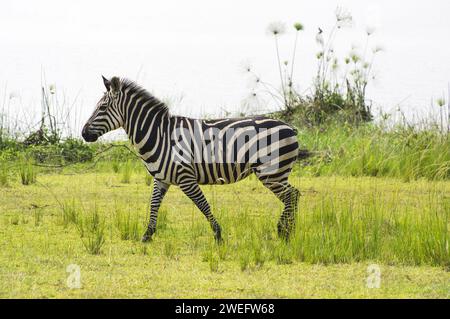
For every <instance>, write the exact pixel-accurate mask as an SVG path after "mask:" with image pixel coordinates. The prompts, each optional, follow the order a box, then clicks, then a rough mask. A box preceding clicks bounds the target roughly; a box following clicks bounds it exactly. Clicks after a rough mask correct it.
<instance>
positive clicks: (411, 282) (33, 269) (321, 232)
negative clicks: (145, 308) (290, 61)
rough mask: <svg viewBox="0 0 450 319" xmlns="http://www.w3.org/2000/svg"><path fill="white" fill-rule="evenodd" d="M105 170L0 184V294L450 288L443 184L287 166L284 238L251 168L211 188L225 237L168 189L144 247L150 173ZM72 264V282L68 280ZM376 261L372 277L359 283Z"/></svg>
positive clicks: (319, 293)
mask: <svg viewBox="0 0 450 319" xmlns="http://www.w3.org/2000/svg"><path fill="white" fill-rule="evenodd" d="M107 167H108V165H105V168H103V169H98V170H96V171H75V170H72V171H68V170H64V171H61V172H59V173H58V174H56V173H47V174H44V173H43V172H40V173H38V174H37V177H36V179H37V182H36V183H30V185H26V186H25V185H22V183H21V176H20V175H18V176H17V177H15V178H14V177H12V178H11V176H10V178H9V182H8V186H3V187H0V192H1V196H0V236H1V238H2V240H1V241H0V245H1V247H0V251H1V253H0V276H1V281H0V297H2V298H14V297H19V298H24V297H38V298H44V297H50V298H59V297H71V298H72V297H75V298H82V297H88V298H89V297H95V298H108V297H113V298H116V297H127V298H128V297H138V298H161V297H166V298H177V297H187V298H201V297H205V298H220V297H229V298H240V297H248V298H269V297H275V298H279V297H281V298H314V297H316V298H319V297H321V298H322V297H325V298H327V297H340V298H341V297H342V298H344V297H349V298H358V297H368V298H383V297H388V298H404V297H413V298H416V297H417V298H419V297H425V298H449V297H450V272H449V270H450V255H449V247H448V240H449V217H450V195H449V194H450V182H448V181H433V182H432V181H426V180H417V181H411V182H408V183H405V182H403V181H401V180H398V179H389V178H374V177H332V176H329V177H300V173H299V172H295V174H293V177H292V180H291V182H292V183H293V184H294V185H296V186H297V187H299V189H301V190H302V194H303V196H302V197H301V199H300V201H301V203H300V211H299V214H298V221H297V231H296V234H295V236H294V238H292V240H291V241H290V242H289V243H287V244H285V243H284V242H282V241H280V240H279V239H278V238H277V236H276V222H277V219H278V216H279V214H280V211H281V208H282V206H281V204H280V203H279V202H278V201H277V200H276V198H275V197H274V196H273V195H272V194H271V193H269V191H267V190H266V189H265V188H264V187H263V186H262V185H261V184H260V183H259V181H257V180H256V178H254V177H250V178H249V179H247V180H245V181H243V182H240V183H237V184H234V185H226V186H205V187H203V190H204V192H205V194H206V196H207V198H208V199H209V201H210V203H211V205H212V208H213V212H214V213H215V215H216V216H217V218H218V220H219V222H220V223H221V225H222V228H223V235H224V239H225V242H224V244H223V245H222V246H217V245H216V244H215V243H214V241H213V236H212V232H211V230H210V229H209V225H208V223H207V222H206V221H205V219H204V217H203V215H202V214H201V213H200V212H199V211H198V210H197V209H196V208H195V207H194V205H193V204H192V203H191V202H190V200H189V199H188V198H187V197H185V196H184V195H183V194H182V193H181V191H180V190H179V189H178V188H175V187H173V188H171V189H170V190H169V193H168V195H167V197H166V198H165V200H164V202H163V205H162V208H161V211H160V216H159V220H158V232H157V235H156V236H155V238H154V240H153V241H152V242H151V243H149V244H142V243H140V242H139V239H140V237H141V235H142V233H143V230H144V228H145V225H146V222H147V215H148V202H149V196H150V193H151V186H148V185H147V183H148V182H149V180H148V179H146V178H145V174H143V173H142V171H141V170H140V169H133V167H131V168H130V167H129V165H128V164H127V165H122V167H120V168H118V167H114V165H113V166H112V168H107ZM71 264H75V265H77V266H79V267H80V268H79V269H80V278H81V287H80V288H70V287H69V286H70V285H69V286H68V280H69V281H70V280H71V278H73V274H74V273H72V271H73V268H71V267H73V266H69V265H71ZM373 264H375V266H371V267H377V269H378V270H379V271H380V272H381V273H380V287H379V288H369V287H368V285H367V282H368V278H369V279H370V278H373V277H371V276H373V274H372V275H371V274H370V272H369V271H370V269H371V268H370V267H369V266H370V265H373ZM68 266H69V268H68Z"/></svg>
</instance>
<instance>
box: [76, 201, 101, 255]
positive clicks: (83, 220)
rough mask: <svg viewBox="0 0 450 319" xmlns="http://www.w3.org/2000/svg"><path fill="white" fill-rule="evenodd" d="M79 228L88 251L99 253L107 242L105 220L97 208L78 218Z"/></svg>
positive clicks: (92, 253) (93, 253)
mask: <svg viewBox="0 0 450 319" xmlns="http://www.w3.org/2000/svg"><path fill="white" fill-rule="evenodd" d="M77 228H78V231H79V233H80V238H81V241H82V243H83V246H84V248H85V249H86V251H87V252H88V253H89V254H91V255H99V254H100V253H101V249H102V246H103V245H104V243H105V221H104V220H103V218H102V217H101V216H100V214H99V212H98V210H97V208H94V210H93V211H92V212H91V213H88V214H87V215H85V216H82V217H80V218H79V219H78V222H77Z"/></svg>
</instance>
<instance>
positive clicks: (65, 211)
mask: <svg viewBox="0 0 450 319" xmlns="http://www.w3.org/2000/svg"><path fill="white" fill-rule="evenodd" d="M80 215H81V212H80V208H79V207H78V206H77V204H76V202H75V200H74V199H71V200H67V201H65V202H63V203H62V207H61V223H62V224H63V225H64V227H67V226H68V225H69V224H74V225H77V223H78V219H79V217H80Z"/></svg>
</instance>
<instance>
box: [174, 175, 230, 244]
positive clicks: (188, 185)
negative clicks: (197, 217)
mask: <svg viewBox="0 0 450 319" xmlns="http://www.w3.org/2000/svg"><path fill="white" fill-rule="evenodd" d="M180 188H181V190H182V191H183V193H185V194H186V195H187V196H188V197H189V198H190V199H191V200H192V201H193V202H194V204H195V205H196V206H197V207H198V209H200V211H201V212H202V213H203V215H205V217H206V219H207V220H208V221H209V224H210V225H211V228H212V230H213V231H214V238H215V239H216V242H218V243H221V242H222V230H221V228H220V225H219V223H218V222H217V220H216V218H215V217H214V216H213V214H212V213H211V208H210V207H209V204H208V202H207V200H206V198H205V195H203V192H202V190H201V189H200V186H198V184H197V182H196V181H183V183H180Z"/></svg>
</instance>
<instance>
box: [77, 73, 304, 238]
mask: <svg viewBox="0 0 450 319" xmlns="http://www.w3.org/2000/svg"><path fill="white" fill-rule="evenodd" d="M103 80H104V84H105V86H106V89H107V92H105V94H104V96H103V97H102V99H101V100H100V101H99V102H98V104H97V107H96V109H95V111H94V113H93V115H92V116H91V118H90V119H89V120H88V122H87V123H86V124H85V126H84V128H83V132H82V136H83V138H84V139H85V140H86V141H88V142H93V141H96V140H97V139H98V138H99V137H100V136H101V135H103V134H105V133H106V132H109V131H112V130H115V129H117V128H120V127H123V128H124V130H125V131H126V133H127V134H128V137H129V139H130V141H131V143H132V144H133V145H134V147H135V148H136V150H137V152H138V153H139V154H140V157H141V158H142V160H143V162H144V164H145V166H146V168H147V170H148V172H149V173H150V174H151V175H152V176H153V177H154V187H153V193H152V199H151V205H150V207H151V210H150V222H149V225H148V229H147V231H146V233H145V234H144V237H143V241H147V240H150V239H151V237H152V235H153V233H154V232H155V230H156V221H157V214H158V209H159V206H160V204H161V201H162V200H163V198H164V195H165V193H166V192H167V190H168V189H169V187H170V185H177V186H179V187H180V189H181V190H182V191H183V192H184V193H185V194H186V195H187V196H188V197H189V198H190V199H191V200H192V201H193V202H194V203H195V204H196V205H197V207H198V208H199V209H200V211H201V212H202V213H203V214H204V215H205V217H206V218H207V220H208V221H209V222H210V224H211V227H212V229H213V231H214V235H215V238H216V240H218V241H220V240H221V228H220V226H219V224H218V222H217V220H216V219H215V218H214V216H213V214H212V213H211V210H210V206H209V204H208V202H207V200H206V198H205V196H204V195H203V193H202V191H201V189H200V187H199V185H201V184H229V183H234V182H237V181H239V180H242V179H243V178H245V177H247V176H248V175H250V174H251V173H255V174H256V176H257V177H258V178H259V179H260V180H261V182H262V183H263V185H264V186H266V187H267V188H268V189H270V190H271V191H272V192H273V193H274V194H275V195H276V196H277V197H278V198H279V199H280V200H281V201H282V202H283V203H284V210H283V212H282V214H281V217H280V220H279V222H278V232H279V234H280V236H282V237H284V238H288V236H289V233H290V231H291V229H292V227H293V225H294V214H295V212H296V210H297V203H298V198H299V191H298V190H297V189H296V188H294V187H293V186H292V185H290V184H289V182H288V176H289V174H290V172H291V169H292V166H293V164H294V162H295V160H296V159H297V155H298V142H297V138H296V134H295V131H294V130H293V129H292V128H291V127H290V126H288V125H287V124H285V123H283V122H281V121H279V120H274V119H269V118H264V117H252V118H239V119H219V120H202V119H192V118H187V117H182V116H172V115H170V114H169V111H168V108H167V107H166V105H165V104H164V103H162V102H161V101H159V100H158V99H156V98H155V97H154V96H152V95H151V94H149V93H148V92H147V91H146V90H144V89H142V88H141V87H139V86H138V85H137V84H136V83H134V82H132V81H129V80H126V79H119V78H117V77H113V78H112V79H111V80H107V79H105V78H103Z"/></svg>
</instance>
